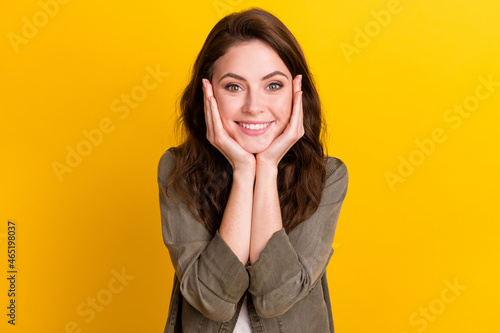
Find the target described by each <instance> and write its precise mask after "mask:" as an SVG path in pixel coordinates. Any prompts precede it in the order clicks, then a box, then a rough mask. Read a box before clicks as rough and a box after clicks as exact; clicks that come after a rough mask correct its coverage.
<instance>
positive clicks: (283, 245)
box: [158, 148, 348, 333]
mask: <svg viewBox="0 0 500 333" xmlns="http://www.w3.org/2000/svg"><path fill="white" fill-rule="evenodd" d="M171 150H172V148H170V149H169V150H167V151H165V153H164V154H163V155H162V157H161V159H160V161H159V164H158V186H159V198H160V212H161V223H162V233H163V240H164V243H165V245H166V246H167V248H168V251H169V253H170V258H171V260H172V264H173V267H174V268H175V272H176V274H175V276H174V286H173V290H172V296H171V300H170V308H169V313H168V319H167V322H166V326H165V331H164V332H165V333H167V332H187V333H195V332H203V333H212V332H233V330H234V326H235V324H236V320H237V319H238V314H239V311H240V308H241V305H242V302H243V300H244V299H245V295H246V296H247V299H248V312H249V317H250V323H251V326H252V332H270V333H274V332H282V333H283V332H286V333H292V332H293V333H307V332H311V333H312V332H314V333H331V332H334V328H333V319H332V311H331V305H330V296H329V292H328V285H327V279H326V267H327V265H328V262H329V260H330V257H331V256H332V254H333V249H332V243H333V238H334V235H335V228H336V226H337V220H338V217H339V213H340V209H341V207H342V203H343V201H344V198H345V196H346V192H347V184H348V172H347V168H346V166H345V164H344V163H343V162H342V161H341V160H340V159H337V158H335V157H330V156H325V163H326V173H327V179H326V183H325V187H324V189H323V195H322V198H321V203H320V205H319V207H318V209H317V210H316V212H315V213H314V214H313V215H312V216H311V217H310V218H309V219H307V220H305V221H303V222H302V223H300V224H299V225H298V226H297V227H295V228H294V229H293V230H292V231H291V232H290V233H289V234H287V233H286V232H285V229H281V230H280V231H278V232H276V233H274V235H273V236H272V237H271V239H270V240H269V242H268V244H267V246H266V247H265V248H264V249H263V251H262V252H261V254H260V257H259V259H258V260H257V261H256V262H255V263H254V264H253V265H251V266H247V267H245V265H243V264H242V263H241V262H240V260H239V259H238V258H237V257H236V255H235V254H234V253H233V252H232V251H231V249H230V248H229V246H228V245H227V244H226V243H225V242H224V240H223V239H222V237H221V236H220V234H219V232H218V231H217V232H216V233H215V236H212V235H211V234H210V233H209V232H208V230H207V229H206V228H205V227H204V226H203V225H202V224H201V223H199V222H198V221H197V220H196V219H195V218H194V216H193V215H192V214H191V212H190V211H189V209H188V208H187V205H186V204H185V203H181V205H175V204H173V203H172V202H171V201H170V200H169V199H168V198H167V196H166V193H165V184H166V180H167V177H168V175H169V174H170V173H171V172H172V170H173V168H174V166H175V157H174V155H173V154H172V151H171ZM169 194H170V195H171V196H172V195H174V196H175V192H174V191H173V189H169ZM175 199H176V200H177V201H180V199H179V198H178V197H177V196H175Z"/></svg>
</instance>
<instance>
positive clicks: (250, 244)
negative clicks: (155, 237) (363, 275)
mask: <svg viewBox="0 0 500 333" xmlns="http://www.w3.org/2000/svg"><path fill="white" fill-rule="evenodd" d="M302 93H303V95H302ZM180 106H181V117H180V122H181V125H183V128H184V130H185V134H186V139H185V141H184V143H183V144H181V145H180V146H178V147H173V148H170V149H168V150H167V151H166V152H165V153H164V154H163V156H162V157H161V159H160V161H159V165H158V184H159V190H160V210H161V218H162V232H163V239H164V242H165V244H166V246H167V248H168V250H169V253H170V257H171V260H172V263H173V266H174V268H175V271H176V274H175V277H174V287H173V291H172V296H171V302H170V309H169V315H168V320H167V324H166V327H165V332H300V333H304V332H315V333H317V332H333V331H334V330H333V320H332V314H331V307H330V299H329V293H328V286H327V280H326V275H325V272H326V266H327V264H328V261H329V260H330V257H331V255H332V254H333V250H332V243H333V238H334V234H335V228H336V225H337V219H338V216H339V213H340V209H341V206H342V203H343V200H344V198H345V195H346V191H347V183H348V173H347V169H346V166H345V164H344V163H343V162H342V161H341V160H339V159H337V158H334V157H330V156H328V155H327V154H326V155H325V153H324V151H323V144H322V141H321V135H322V134H324V133H322V130H324V129H323V126H324V122H323V121H322V114H321V108H320V101H319V97H318V94H317V91H316V88H315V86H314V83H313V78H312V76H311V74H310V72H309V69H308V66H307V63H306V60H305V58H304V55H303V53H302V50H301V48H300V46H299V44H298V43H297V41H296V40H295V38H294V37H293V35H292V34H291V33H290V31H289V30H288V29H287V28H286V27H285V26H284V25H283V23H281V21H279V20H278V19H277V18H276V17H275V16H273V15H272V14H270V13H268V12H266V11H264V10H261V9H257V8H253V9H250V10H247V11H242V12H239V13H234V14H231V15H229V16H226V17H225V18H223V19H222V20H221V21H219V22H218V23H217V24H216V25H215V27H214V28H213V29H212V31H211V32H210V34H209V35H208V37H207V39H206V41H205V44H204V45H203V48H202V50H201V51H200V54H199V55H198V57H197V59H196V62H195V65H194V68H193V74H192V79H191V81H190V83H189V85H188V86H187V88H186V89H185V91H184V93H183V96H182V98H181V105H180Z"/></svg>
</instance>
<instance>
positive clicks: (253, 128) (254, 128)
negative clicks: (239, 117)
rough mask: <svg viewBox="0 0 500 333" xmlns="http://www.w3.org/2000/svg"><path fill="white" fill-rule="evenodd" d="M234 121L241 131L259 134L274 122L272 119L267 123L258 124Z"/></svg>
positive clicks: (248, 133)
mask: <svg viewBox="0 0 500 333" xmlns="http://www.w3.org/2000/svg"><path fill="white" fill-rule="evenodd" d="M236 123H237V124H238V127H239V128H240V129H241V130H242V132H243V133H245V134H247V135H261V134H264V133H266V132H267V130H268V129H269V128H270V127H271V124H272V123H274V121H270V122H267V123H260V124H247V123H240V122H236Z"/></svg>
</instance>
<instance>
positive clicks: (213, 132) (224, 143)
mask: <svg viewBox="0 0 500 333" xmlns="http://www.w3.org/2000/svg"><path fill="white" fill-rule="evenodd" d="M202 81H203V97H204V105H205V122H206V124H207V139H208V141H209V142H210V143H211V144H212V145H213V146H214V147H215V148H217V149H218V150H219V151H220V152H221V153H222V154H223V155H224V156H225V157H226V158H227V160H228V161H229V163H231V166H232V167H233V171H234V170H236V168H238V169H240V168H249V167H250V168H251V167H253V170H254V172H255V156H254V155H253V154H251V153H249V152H248V151H246V150H245V149H243V148H242V147H241V146H240V144H239V143H238V142H236V141H235V140H234V139H233V138H231V137H230V136H229V135H228V134H227V132H226V130H225V129H224V127H223V126H222V121H221V119H220V114H219V108H218V106H217V101H216V100H215V97H214V96H213V90H212V84H211V83H210V81H209V80H207V79H203V80H202Z"/></svg>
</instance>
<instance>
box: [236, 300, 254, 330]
mask: <svg viewBox="0 0 500 333" xmlns="http://www.w3.org/2000/svg"><path fill="white" fill-rule="evenodd" d="M233 332H234V333H252V327H251V326H250V317H248V309H247V298H246V297H245V299H244V300H243V304H242V305H241V310H240V314H239V315H238V320H237V321H236V326H235V327H234V331H233Z"/></svg>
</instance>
